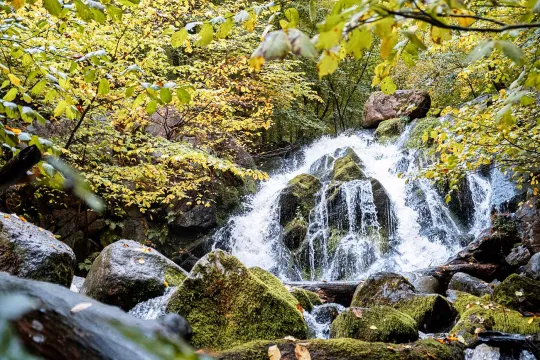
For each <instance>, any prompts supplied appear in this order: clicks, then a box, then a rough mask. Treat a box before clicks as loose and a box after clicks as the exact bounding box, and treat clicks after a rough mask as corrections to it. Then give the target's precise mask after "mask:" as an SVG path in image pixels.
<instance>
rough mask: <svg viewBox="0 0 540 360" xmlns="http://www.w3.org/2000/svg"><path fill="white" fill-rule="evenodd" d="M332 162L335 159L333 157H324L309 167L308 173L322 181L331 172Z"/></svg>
mask: <svg viewBox="0 0 540 360" xmlns="http://www.w3.org/2000/svg"><path fill="white" fill-rule="evenodd" d="M334 161H335V159H334V157H333V156H331V155H324V156H323V157H322V158H320V159H318V160H317V161H315V162H314V163H313V164H312V165H311V166H310V167H309V173H310V174H311V175H313V176H315V177H318V178H319V179H323V178H325V177H326V175H328V173H329V172H330V171H331V170H332V165H333V164H334Z"/></svg>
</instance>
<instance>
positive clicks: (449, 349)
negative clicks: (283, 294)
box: [215, 339, 464, 360]
mask: <svg viewBox="0 0 540 360" xmlns="http://www.w3.org/2000/svg"><path fill="white" fill-rule="evenodd" d="M272 346H276V348H272V349H273V350H274V351H275V350H279V353H280V355H281V359H282V360H297V359H299V358H300V357H299V356H298V357H297V355H296V354H299V353H300V354H301V353H305V352H306V350H307V352H309V354H310V357H307V356H305V357H303V358H305V359H310V358H311V359H313V360H382V359H384V360H425V359H426V358H431V359H437V360H461V359H463V358H464V355H463V350H464V347H463V345H461V344H459V342H457V341H453V342H452V344H451V345H444V344H441V343H439V342H437V341H435V340H433V339H429V340H420V341H417V342H414V343H411V344H408V345H396V344H388V343H380V342H375V343H370V342H365V341H361V340H356V339H330V340H321V339H318V340H309V341H288V340H277V341H268V340H266V341H253V342H251V343H248V344H245V345H242V346H239V347H237V348H233V349H230V350H228V351H224V352H222V353H218V354H216V355H215V357H216V359H220V360H245V359H249V360H268V353H269V348H270V347H272ZM304 349H305V350H304Z"/></svg>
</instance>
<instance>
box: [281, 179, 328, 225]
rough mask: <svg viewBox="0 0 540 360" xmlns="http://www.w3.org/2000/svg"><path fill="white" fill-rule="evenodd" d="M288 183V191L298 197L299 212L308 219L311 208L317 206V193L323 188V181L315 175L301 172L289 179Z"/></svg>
mask: <svg viewBox="0 0 540 360" xmlns="http://www.w3.org/2000/svg"><path fill="white" fill-rule="evenodd" d="M288 185H289V186H288V187H287V189H286V192H287V193H290V195H292V196H293V197H294V198H295V199H296V201H297V203H298V209H297V210H298V211H297V212H298V213H299V214H300V215H301V216H302V218H303V219H307V218H308V217H309V213H310V211H311V209H312V208H313V206H315V200H316V199H315V195H316V194H317V192H318V191H319V190H320V189H321V186H322V185H321V182H320V181H319V179H317V178H316V177H315V176H313V175H309V174H300V175H298V176H296V177H295V178H294V179H292V180H291V181H289V184H288ZM290 195H289V196H290ZM297 217H298V216H297Z"/></svg>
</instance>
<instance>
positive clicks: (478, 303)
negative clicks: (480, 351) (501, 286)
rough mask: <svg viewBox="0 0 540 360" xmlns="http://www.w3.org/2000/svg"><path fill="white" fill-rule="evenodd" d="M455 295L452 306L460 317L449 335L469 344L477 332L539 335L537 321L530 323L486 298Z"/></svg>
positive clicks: (460, 293) (457, 293)
mask: <svg viewBox="0 0 540 360" xmlns="http://www.w3.org/2000/svg"><path fill="white" fill-rule="evenodd" d="M456 295H457V299H456V301H455V302H454V306H455V308H456V309H457V311H458V313H459V316H460V317H459V321H458V322H457V323H456V325H455V326H454V327H453V328H452V330H450V333H451V334H456V336H462V337H463V338H464V339H465V341H466V342H467V343H469V344H470V343H472V342H474V341H475V339H476V334H477V333H478V332H482V331H487V330H493V331H500V332H503V333H508V334H538V333H540V321H538V320H533V321H530V319H531V318H528V317H524V316H523V315H521V314H520V313H519V312H518V311H515V310H511V309H508V308H506V307H504V306H502V305H499V304H497V303H495V302H493V301H491V300H489V299H487V298H479V297H477V296H474V295H470V294H467V293H463V292H459V291H457V292H456ZM529 321H530V323H529Z"/></svg>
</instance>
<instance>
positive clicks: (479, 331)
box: [474, 328, 484, 334]
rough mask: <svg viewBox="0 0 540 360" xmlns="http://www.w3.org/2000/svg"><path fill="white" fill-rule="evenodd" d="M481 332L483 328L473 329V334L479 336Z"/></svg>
mask: <svg viewBox="0 0 540 360" xmlns="http://www.w3.org/2000/svg"><path fill="white" fill-rule="evenodd" d="M482 331H484V329H483V328H476V329H474V333H475V334H480V333H481V332H482Z"/></svg>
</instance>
